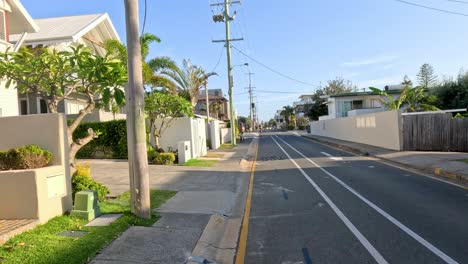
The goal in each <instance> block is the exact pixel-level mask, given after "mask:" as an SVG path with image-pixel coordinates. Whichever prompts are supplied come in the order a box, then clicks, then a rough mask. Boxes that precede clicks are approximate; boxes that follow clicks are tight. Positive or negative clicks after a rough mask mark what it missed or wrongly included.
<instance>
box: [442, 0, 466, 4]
mask: <svg viewBox="0 0 468 264" xmlns="http://www.w3.org/2000/svg"><path fill="white" fill-rule="evenodd" d="M445 1H448V2H454V3H461V4H468V1H461V0H445Z"/></svg>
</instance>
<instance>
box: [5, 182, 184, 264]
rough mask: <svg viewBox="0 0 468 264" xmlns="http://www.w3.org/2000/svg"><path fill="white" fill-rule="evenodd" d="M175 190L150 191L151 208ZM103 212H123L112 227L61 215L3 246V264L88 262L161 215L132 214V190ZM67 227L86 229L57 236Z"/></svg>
mask: <svg viewBox="0 0 468 264" xmlns="http://www.w3.org/2000/svg"><path fill="white" fill-rule="evenodd" d="M175 193H176V192H174V191H159V190H151V207H152V208H157V207H159V206H160V205H161V204H162V203H164V202H165V201H166V200H168V199H169V198H171V197H172V196H174V195H175ZM100 208H101V211H102V212H103V213H123V214H124V215H123V216H122V217H120V218H119V219H118V220H117V221H115V222H114V223H112V224H111V225H109V226H103V227H86V226H84V225H86V224H87V221H86V220H82V219H78V218H74V217H70V216H58V217H55V218H53V219H51V220H49V221H48V222H47V223H46V224H43V225H40V226H38V227H36V228H34V229H32V230H30V231H28V232H25V233H23V234H20V235H18V236H15V237H14V238H12V239H10V240H9V241H8V242H7V243H6V244H4V245H3V246H1V247H0V263H2V264H9V263H21V264H25V263H70V264H74V263H86V262H88V261H89V260H91V258H92V257H94V256H95V255H96V253H97V252H98V251H99V250H101V249H102V248H103V247H105V246H106V245H108V244H109V243H110V242H112V241H113V240H114V239H116V238H117V237H118V236H119V235H120V234H121V233H123V232H124V231H125V230H127V229H128V228H129V227H130V226H151V225H153V224H154V223H155V222H156V221H157V220H158V219H159V215H156V214H153V215H152V218H151V219H141V218H138V217H136V216H134V215H132V214H131V213H130V193H128V192H127V193H124V194H122V195H120V196H119V197H117V198H116V199H114V200H108V201H105V202H102V203H100ZM65 230H73V231H78V230H79V231H85V232H88V233H87V234H86V235H84V236H82V237H79V238H73V237H62V236H57V233H60V232H62V231H65Z"/></svg>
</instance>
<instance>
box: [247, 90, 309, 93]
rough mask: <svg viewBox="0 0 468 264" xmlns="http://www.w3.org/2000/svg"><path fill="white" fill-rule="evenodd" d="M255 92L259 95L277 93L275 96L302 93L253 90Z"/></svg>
mask: <svg viewBox="0 0 468 264" xmlns="http://www.w3.org/2000/svg"><path fill="white" fill-rule="evenodd" d="M255 91H256V92H259V93H277V94H303V93H304V91H302V92H282V91H266V90H255Z"/></svg>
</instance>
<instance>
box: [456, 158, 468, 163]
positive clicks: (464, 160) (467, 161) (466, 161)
mask: <svg viewBox="0 0 468 264" xmlns="http://www.w3.org/2000/svg"><path fill="white" fill-rule="evenodd" d="M458 161H461V162H465V163H468V159H462V160H458Z"/></svg>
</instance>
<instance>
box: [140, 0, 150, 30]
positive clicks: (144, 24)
mask: <svg viewBox="0 0 468 264" xmlns="http://www.w3.org/2000/svg"><path fill="white" fill-rule="evenodd" d="M147 7H148V3H147V0H145V13H144V15H143V26H142V27H141V35H142V36H143V33H145V26H146V13H148V10H147V9H148V8H147Z"/></svg>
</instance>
